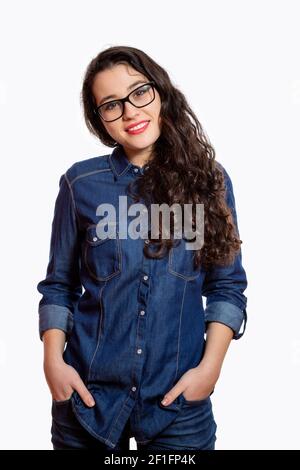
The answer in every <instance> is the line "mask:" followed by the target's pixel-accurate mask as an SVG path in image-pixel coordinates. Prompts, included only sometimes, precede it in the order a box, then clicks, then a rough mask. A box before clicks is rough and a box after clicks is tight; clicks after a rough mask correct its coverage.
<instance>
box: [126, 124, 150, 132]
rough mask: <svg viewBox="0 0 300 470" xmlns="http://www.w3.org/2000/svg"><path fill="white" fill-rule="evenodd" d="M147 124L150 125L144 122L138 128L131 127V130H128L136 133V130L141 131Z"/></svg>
mask: <svg viewBox="0 0 300 470" xmlns="http://www.w3.org/2000/svg"><path fill="white" fill-rule="evenodd" d="M147 124H148V122H143V123H142V124H138V125H137V126H135V127H131V128H130V129H128V130H129V131H135V130H137V129H141V128H142V127H145V126H146V125H147Z"/></svg>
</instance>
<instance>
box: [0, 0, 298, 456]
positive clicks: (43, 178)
mask: <svg viewBox="0 0 300 470" xmlns="http://www.w3.org/2000/svg"><path fill="white" fill-rule="evenodd" d="M0 5H1V7H0V8H1V10H0V18H1V20H0V48H1V51H0V52H1V56H0V57H1V59H0V66H1V74H0V103H1V114H0V121H1V122H0V124H1V144H0V145H1V184H0V190H1V245H0V246H1V252H2V253H1V277H2V279H1V286H2V290H1V293H2V295H1V328H0V374H1V400H0V416H1V425H0V426H1V427H0V433H1V440H0V447H1V448H2V449H52V445H51V442H50V426H51V414H50V410H51V396H50V392H49V390H48V386H47V384H46V381H45V379H44V375H43V367H42V362H43V343H42V342H41V341H40V339H39V336H38V310H37V309H38V302H39V300H40V294H39V293H38V292H37V290H36V284H37V283H38V282H39V281H40V280H41V279H43V278H44V276H45V271H46V266H47V262H48V251H49V243H50V230H51V221H52V215H53V209H54V201H55V198H56V195H57V191H58V181H59V177H60V176H61V174H62V173H64V172H65V171H66V169H67V168H68V167H69V166H70V165H71V164H73V163H74V162H75V161H79V160H83V159H85V158H89V157H94V156H97V155H102V154H105V153H110V152H111V149H108V148H105V147H103V146H102V145H101V143H99V142H98V141H97V140H96V138H95V137H93V136H91V134H89V132H88V130H87V128H86V127H85V124H84V121H83V114H82V109H81V107H80V101H79V93H80V89H81V84H82V78H83V75H84V71H85V68H86V66H87V65H88V63H89V62H90V60H91V59H92V58H93V57H94V56H95V55H97V54H98V53H99V52H100V51H101V50H103V49H105V48H106V47H109V46H111V45H127V46H134V47H137V48H139V49H142V50H144V51H145V52H146V53H148V54H149V55H150V56H151V57H152V58H153V59H154V60H156V61H157V62H158V63H159V64H160V65H162V66H163V67H164V68H165V69H166V70H167V72H168V73H169V75H170V77H171V79H172V81H173V83H174V84H175V85H176V86H178V87H179V88H180V89H181V91H182V92H183V93H184V94H185V95H186V97H187V99H188V101H189V104H190V105H191V107H192V109H193V110H194V111H195V112H196V114H197V116H198V119H199V120H200V122H201V123H202V125H203V126H204V129H205V131H206V132H207V134H208V136H209V138H210V140H211V143H212V144H213V146H214V147H215V150H216V158H217V160H218V161H220V162H221V163H222V164H223V165H224V167H225V168H226V169H227V171H228V173H229V174H230V176H231V179H232V182H233V187H234V193H235V198H236V205H237V214H238V222H239V229H240V236H241V239H242V240H243V245H242V252H243V263H244V266H245V268H246V272H247V276H248V281H249V287H248V289H247V291H246V292H245V294H246V295H247V297H248V308H247V311H248V316H249V321H248V325H247V330H246V333H245V335H244V336H243V337H242V338H241V339H240V340H238V341H232V344H231V346H230V348H229V350H228V353H227V355H226V358H225V362H224V365H223V369H222V374H221V377H220V379H219V381H218V383H217V386H216V390H215V393H214V394H213V396H212V401H213V407H214V408H213V409H214V414H215V419H216V422H217V424H218V431H217V433H218V434H217V438H218V439H217V442H216V448H217V449H299V448H300V445H299V444H300V442H299V429H298V428H299V419H300V416H299V369H300V321H299V313H300V312H299V294H300V287H299V281H300V280H299V248H298V241H299V223H298V217H299V206H298V202H299V186H300V181H299V163H298V159H299V156H300V155H299V147H300V145H299V117H300V66H299V43H300V37H299V36H300V33H299V12H298V8H299V2H297V1H294V2H293V1H284V2H283V1H253V0H252V1H233V0H227V1H226V2H222V1H212V0H210V1H199V0H198V1H186V2H182V1H175V0H172V1H171V0H168V1H167V0H164V1H160V2H156V1H151V2H146V3H145V2H140V1H134V0H132V1H130V2H124V1H117V0H114V1H113V2H104V1H91V0H90V1H89V0H85V1H74V0H72V1H71V0H69V1H66V0H64V1H53V0H52V1H51V2H50V1H42V2H41V1H33V0H27V1H26V2H23V1H12V0H9V1H8V0H7V1H2V2H1V4H0ZM297 240H298V241H297ZM131 448H132V449H135V448H136V444H135V441H134V439H132V440H131Z"/></svg>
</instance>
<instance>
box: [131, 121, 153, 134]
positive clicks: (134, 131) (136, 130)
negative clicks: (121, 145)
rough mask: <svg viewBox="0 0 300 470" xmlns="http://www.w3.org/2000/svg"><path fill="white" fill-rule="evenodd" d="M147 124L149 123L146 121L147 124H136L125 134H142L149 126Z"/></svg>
mask: <svg viewBox="0 0 300 470" xmlns="http://www.w3.org/2000/svg"><path fill="white" fill-rule="evenodd" d="M149 122H150V121H147V122H143V123H141V124H138V125H137V126H135V127H131V128H130V129H128V130H127V131H126V132H127V133H128V134H139V133H141V132H143V131H144V130H145V129H146V128H147V127H148V125H149Z"/></svg>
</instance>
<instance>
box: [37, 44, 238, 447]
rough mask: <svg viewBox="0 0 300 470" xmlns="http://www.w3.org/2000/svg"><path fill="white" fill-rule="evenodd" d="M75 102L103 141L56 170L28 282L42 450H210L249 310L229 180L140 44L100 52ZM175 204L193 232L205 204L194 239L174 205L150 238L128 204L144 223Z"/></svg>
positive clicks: (165, 77) (183, 101)
mask: <svg viewBox="0 0 300 470" xmlns="http://www.w3.org/2000/svg"><path fill="white" fill-rule="evenodd" d="M82 102H83V108H84V116H85V121H86V124H87V126H88V128H89V130H90V131H91V132H92V133H93V134H95V135H96V136H97V137H98V138H99V139H100V141H101V142H102V143H103V144H105V145H106V146H108V147H111V148H113V151H112V152H111V153H110V154H106V155H102V156H97V157H93V158H88V159H85V160H82V161H78V162H75V163H74V164H73V165H72V166H71V167H70V168H68V169H67V171H66V172H65V173H64V174H63V175H62V176H61V178H60V181H59V186H60V187H59V193H58V196H57V200H56V203H55V211H54V218H53V224H52V234H51V244H50V259H49V264H48V267H47V274H46V277H45V279H43V280H42V281H40V282H39V284H38V286H37V288H38V291H39V292H40V293H41V294H42V296H43V297H42V299H41V301H40V304H39V322H40V323H39V332H40V338H41V340H42V341H43V343H44V353H45V356H44V371H45V376H46V380H47V383H48V385H49V388H50V391H51V395H52V418H53V419H52V427H51V432H52V443H53V448H54V449H73V448H74V449H75V448H76V449H90V448H95V449H99V450H100V449H102V450H105V451H119V450H126V449H127V450H128V449H129V438H130V437H134V438H135V440H136V442H137V449H138V450H141V449H143V450H147V451H150V450H151V451H153V450H196V449H198V450H202V449H214V448H215V441H216V429H217V425H216V422H215V420H214V415H213V411H212V403H211V398H210V396H211V394H212V393H213V391H214V387H215V384H216V382H217V380H218V378H219V376H220V372H221V366H222V363H223V360H224V357H225V354H226V351H227V349H228V347H229V344H230V341H231V339H232V338H234V339H238V338H240V337H241V336H242V335H243V333H244V331H245V326H246V320H247V314H246V297H245V296H244V294H243V292H244V290H245V289H246V287H247V279H246V274H245V270H244V268H243V266H242V258H241V248H240V245H241V243H242V241H241V240H240V239H239V231H238V225H237V215H236V210H235V200H234V194H233V188H232V183H231V180H230V177H229V175H228V173H227V172H226V171H225V169H224V168H223V166H222V165H221V164H220V163H219V162H217V161H216V160H215V152H214V149H213V147H212V146H211V145H210V144H209V142H208V139H207V138H206V137H205V134H204V131H203V129H202V127H201V125H200V123H199V122H198V120H197V118H196V116H195V114H194V113H193V111H192V110H191V108H190V107H189V105H188V103H187V101H186V99H185V97H184V95H183V94H182V93H181V92H180V91H179V90H178V89H177V88H176V87H175V86H174V85H173V84H172V83H171V81H170V78H169V76H168V74H167V72H166V71H165V70H164V69H163V68H162V67H161V66H160V65H158V64H157V63H156V62H155V61H154V60H153V59H151V58H150V57H149V56H148V55H147V54H145V53H144V52H143V51H141V50H139V49H136V48H133V47H110V48H108V49H106V50H104V51H102V52H101V53H100V54H99V55H98V56H97V57H95V58H94V59H93V60H92V61H91V63H90V64H89V66H88V68H87V70H86V73H85V77H84V82H83V88H82ZM173 204H177V208H178V207H180V208H184V207H185V206H186V205H187V204H188V205H190V206H192V207H193V210H192V217H191V221H190V222H191V224H192V227H193V229H195V228H196V231H194V232H193V233H199V230H198V232H197V228H199V224H198V223H197V224H196V220H197V221H198V219H197V217H196V212H195V211H196V209H195V208H196V206H197V207H203V208H204V223H203V234H204V243H202V245H201V247H200V248H199V246H198V249H194V248H191V239H192V238H191V237H186V236H185V233H186V232H184V231H183V232H182V234H183V235H182V237H181V238H179V237H176V236H175V235H176V234H175V217H174V216H173V215H174V213H173V212H172V211H171V210H170V219H171V220H170V229H171V231H170V232H169V237H165V236H163V235H164V234H165V233H166V232H165V231H164V230H165V222H163V221H162V217H160V218H159V219H158V225H157V226H158V236H157V235H156V236H153V234H152V231H151V230H150V229H149V225H148V226H147V224H146V225H145V223H144V225H143V223H141V218H140V219H138V220H137V215H138V213H137V212H136V209H137V208H138V209H139V210H140V209H141V211H140V213H142V214H143V215H144V216H145V215H146V219H147V221H148V222H150V223H151V227H152V218H153V214H154V212H153V213H152V212H151V210H152V208H153V207H157V206H158V205H164V207H165V208H166V207H167V208H171V207H172V205H173ZM107 214H109V221H107ZM172 214H173V215H172ZM134 216H135V217H134ZM138 221H139V224H138V223H137V222H138ZM142 221H143V222H145V218H144V217H143V218H142ZM177 221H178V219H177ZM105 224H106V225H107V227H106V228H108V231H106V233H108V235H107V236H105V234H104V235H103V229H104V225H105ZM138 225H140V227H142V226H143V227H146V229H145V230H144V231H142V230H140V235H141V236H137V233H138V232H139V230H137V226H138ZM176 238H178V239H176ZM194 238H195V237H194ZM189 244H190V248H189V247H188V245H189ZM193 246H195V245H193ZM202 296H205V297H206V308H205V309H204V308H203V304H202ZM243 322H244V328H243V332H242V333H240V332H239V331H240V328H241V326H242V324H243ZM65 342H67V345H66V348H65Z"/></svg>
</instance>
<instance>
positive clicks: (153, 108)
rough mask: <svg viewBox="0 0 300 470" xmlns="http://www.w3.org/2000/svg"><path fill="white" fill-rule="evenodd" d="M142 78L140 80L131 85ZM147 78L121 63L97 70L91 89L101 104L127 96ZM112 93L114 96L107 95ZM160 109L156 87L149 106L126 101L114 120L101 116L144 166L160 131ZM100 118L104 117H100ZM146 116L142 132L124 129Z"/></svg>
mask: <svg viewBox="0 0 300 470" xmlns="http://www.w3.org/2000/svg"><path fill="white" fill-rule="evenodd" d="M139 80H141V83H138V84H137V85H135V86H133V87H130V86H131V85H133V84H134V83H135V82H137V81H139ZM148 81H149V79H148V78H147V77H146V76H145V75H143V74H141V73H140V72H137V71H136V70H135V69H134V68H132V67H131V66H130V65H127V64H126V65H125V64H118V65H115V66H114V67H113V68H111V69H107V70H104V71H102V72H99V73H97V74H96V76H95V79H94V83H93V87H92V92H93V94H94V97H95V100H96V103H97V106H99V105H100V104H103V103H105V102H108V101H111V100H114V99H118V98H124V97H125V96H127V95H128V94H129V93H130V92H131V91H133V90H134V89H135V88H137V87H138V86H141V85H142V84H143V83H147V82H148ZM109 95H114V96H113V97H112V98H108V99H104V98H105V97H106V96H109ZM103 99H104V100H103ZM160 109H161V100H160V96H159V94H158V92H157V90H156V89H155V99H154V100H153V101H152V103H150V104H148V105H147V106H144V107H143V108H136V107H135V106H134V105H133V104H131V103H129V102H128V101H127V102H126V103H125V104H124V114H123V116H121V117H120V118H119V119H117V120H116V121H113V122H105V121H103V120H102V124H103V125H104V127H105V129H106V130H107V132H108V133H109V135H110V136H111V137H112V138H113V139H114V140H115V141H116V142H118V143H119V144H121V145H122V146H123V148H124V150H125V153H126V155H127V157H128V159H129V160H130V161H132V162H133V163H134V164H136V165H139V166H142V165H143V164H145V163H146V162H147V161H148V160H149V159H150V158H151V152H152V149H153V144H154V143H155V142H156V140H157V139H158V137H159V135H160V116H159V114H160ZM99 119H101V118H100V117H99ZM144 120H145V121H149V124H148V126H147V127H146V129H145V130H144V131H143V132H141V133H139V134H130V133H128V132H127V131H126V130H125V129H126V128H127V127H128V126H131V125H133V124H136V123H139V122H140V121H144Z"/></svg>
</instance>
